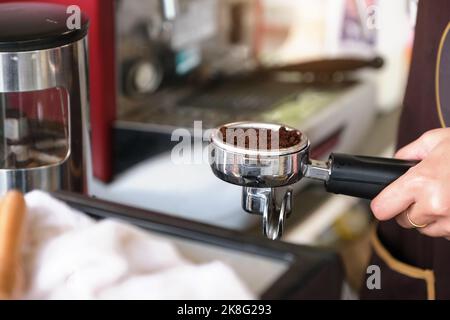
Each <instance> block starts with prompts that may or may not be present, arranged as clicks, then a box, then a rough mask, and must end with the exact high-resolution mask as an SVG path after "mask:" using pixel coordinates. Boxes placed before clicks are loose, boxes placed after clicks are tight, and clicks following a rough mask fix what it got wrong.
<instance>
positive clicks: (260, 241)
mask: <svg viewBox="0 0 450 320" xmlns="http://www.w3.org/2000/svg"><path fill="white" fill-rule="evenodd" d="M52 195H53V196H54V197H56V198H57V199H59V200H61V201H63V202H65V203H67V204H68V205H69V206H71V207H73V208H74V209H77V210H79V211H81V212H84V213H86V214H88V215H90V216H92V217H94V218H100V219H104V218H109V219H118V220H123V221H126V222H128V223H130V224H132V225H135V226H138V227H140V228H143V229H146V230H149V231H153V232H157V233H161V234H166V235H169V236H173V237H177V238H182V239H188V240H193V241H197V242H201V243H205V244H209V245H213V246H217V247H221V248H225V249H230V250H234V251H240V252H245V253H249V254H253V255H257V256H261V257H266V258H271V259H274V260H281V261H284V262H286V263H288V264H289V267H288V270H287V271H286V272H285V273H284V274H282V275H281V276H280V278H279V279H277V280H276V281H275V282H274V283H273V284H272V286H271V287H270V288H268V289H267V290H266V291H265V292H264V293H263V294H262V296H261V298H262V299H284V298H289V297H292V296H295V294H294V293H295V292H298V291H301V289H302V287H303V286H305V285H307V283H308V282H309V280H310V279H311V277H312V275H313V273H315V272H316V271H317V270H318V269H322V268H324V267H325V266H326V265H328V264H329V263H332V264H335V265H336V266H337V267H338V268H340V270H338V272H339V273H342V272H343V271H342V269H343V267H342V263H340V261H341V260H340V257H339V255H338V253H337V252H335V251H333V250H330V249H322V248H312V247H308V246H303V245H296V244H290V243H286V242H282V241H272V240H268V239H265V238H259V237H255V236H251V235H246V234H243V233H241V232H238V231H234V230H229V229H225V228H220V227H216V226H212V225H208V224H204V223H199V222H195V221H191V220H187V219H182V218H179V217H174V216H170V215H166V214H161V213H157V212H152V211H148V210H143V209H138V208H133V207H129V206H125V205H122V204H117V203H113V202H109V201H104V200H99V199H95V198H91V197H87V196H84V195H81V194H75V193H68V192H61V191H59V192H55V193H53V194H52ZM324 296H325V295H324ZM319 298H320V297H319Z"/></svg>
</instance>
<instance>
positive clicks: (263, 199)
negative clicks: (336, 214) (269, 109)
mask: <svg viewBox="0 0 450 320" xmlns="http://www.w3.org/2000/svg"><path fill="white" fill-rule="evenodd" d="M281 128H283V130H287V131H288V132H290V131H294V132H296V133H297V135H298V136H299V139H297V140H298V141H297V142H296V143H295V144H294V145H292V146H289V147H286V148H278V147H277V148H274V147H273V146H272V148H268V147H267V146H264V148H260V146H258V144H256V145H252V146H249V145H248V143H247V145H246V144H245V143H243V142H244V141H245V139H249V140H251V134H250V135H249V134H248V132H252V130H253V132H257V131H264V132H271V134H272V136H276V133H277V132H279V131H280V129H281ZM224 131H226V132H227V137H226V139H224V134H223V132H224ZM228 134H230V136H228ZM230 137H231V139H229V138H230ZM240 137H243V139H244V140H241V141H240V142H241V143H238V142H239V141H238V140H239V139H240ZM229 141H234V142H236V143H229ZM264 141H267V140H265V139H264ZM209 148H210V149H209V152H210V165H211V169H212V171H213V173H214V174H215V175H216V176H217V177H218V178H220V179H221V180H223V181H226V182H228V183H232V184H235V185H238V186H241V187H243V189H242V208H243V209H244V210H245V211H246V212H248V213H250V214H255V215H260V216H262V218H263V232H264V235H265V236H266V237H268V238H269V239H272V240H275V239H279V238H280V237H281V236H282V234H283V230H284V225H285V221H286V219H287V218H288V217H289V215H290V214H291V211H292V200H293V191H292V189H291V186H292V185H293V184H295V183H296V182H298V181H299V180H301V179H302V178H305V177H306V178H311V179H316V180H321V181H323V182H324V184H325V188H326V189H327V191H328V192H333V193H340V194H346V195H350V196H356V197H360V198H367V199H372V198H373V197H375V196H376V195H377V194H378V193H379V192H380V191H381V190H382V189H384V187H386V185H387V184H389V183H391V182H392V181H394V180H395V179H397V178H398V177H399V176H400V175H402V174H404V173H405V172H406V170H408V169H409V168H410V167H411V166H413V165H415V162H410V161H401V160H396V159H385V158H373V157H364V156H354V155H343V154H332V155H331V156H330V158H329V159H328V160H327V161H316V160H312V159H310V157H309V155H310V142H309V140H308V138H307V136H306V135H304V134H302V133H301V132H300V131H298V130H297V129H294V128H290V127H287V126H283V125H279V124H268V123H257V122H236V123H230V124H227V125H224V126H222V127H220V128H218V129H215V130H213V133H212V135H211V143H210V147H209Z"/></svg>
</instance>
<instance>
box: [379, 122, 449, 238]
mask: <svg viewBox="0 0 450 320" xmlns="http://www.w3.org/2000/svg"><path fill="white" fill-rule="evenodd" d="M396 158H399V159H405V160H421V162H420V163H419V164H418V165H416V166H415V167H413V168H411V169H410V170H408V172H407V173H406V174H405V175H403V176H402V177H400V178H399V179H398V180H397V181H395V182H393V183H392V184H391V185H389V186H388V187H387V188H386V189H384V190H383V191H382V192H381V193H380V194H379V195H378V196H377V197H376V198H375V199H374V200H373V201H372V205H371V207H372V211H373V213H374V214H375V216H376V217H377V218H378V219H379V220H382V221H383V220H389V219H392V218H394V217H395V218H396V220H397V222H398V223H399V224H400V225H401V226H402V227H404V228H417V229H418V230H419V231H420V232H421V233H423V234H425V235H428V236H430V237H445V238H447V239H449V240H450V129H436V130H432V131H428V132H426V133H425V134H424V135H422V136H421V137H420V138H419V139H417V140H416V141H414V142H412V143H411V144H409V145H407V146H406V147H404V148H403V149H401V150H399V151H398V152H397V154H396Z"/></svg>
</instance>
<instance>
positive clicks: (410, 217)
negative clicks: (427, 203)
mask: <svg viewBox="0 0 450 320" xmlns="http://www.w3.org/2000/svg"><path fill="white" fill-rule="evenodd" d="M395 220H396V221H397V223H398V224H399V225H400V226H401V227H403V228H405V229H415V228H418V227H417V226H424V225H430V224H432V223H434V222H435V221H436V219H434V218H432V217H429V216H427V215H426V214H425V213H424V212H423V210H420V208H419V206H418V205H417V204H412V205H411V206H410V207H409V208H408V209H407V210H406V211H404V212H402V213H401V214H399V215H398V216H397V217H396V218H395Z"/></svg>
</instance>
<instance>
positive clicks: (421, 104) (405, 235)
mask: <svg viewBox="0 0 450 320" xmlns="http://www.w3.org/2000/svg"><path fill="white" fill-rule="evenodd" d="M449 31H450V0H432V1H430V0H421V1H420V2H419V11H418V18H417V26H416V34H415V41H414V50H413V57H412V64H411V70H410V75H409V81H408V86H407V90H406V96H405V100H404V109H403V113H402V117H401V120H400V126H399V136H398V137H399V140H398V147H401V146H404V145H406V144H408V143H410V142H411V141H413V140H415V139H417V138H418V137H419V136H420V135H421V134H422V133H424V132H426V131H428V130H430V129H434V128H439V127H446V126H448V125H450V32H449ZM372 247H373V255H372V259H371V262H370V264H371V265H378V266H379V267H380V269H381V274H380V280H381V289H379V290H377V289H374V290H369V289H368V288H367V286H366V283H365V282H364V284H363V290H362V292H361V298H362V299H450V241H448V240H446V239H433V238H429V237H426V236H423V235H421V234H420V233H419V232H417V230H406V229H403V228H401V227H400V226H399V225H398V224H397V223H396V222H395V221H394V220H391V221H387V222H381V223H379V225H378V227H377V229H376V231H375V232H374V233H373V235H372Z"/></svg>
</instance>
